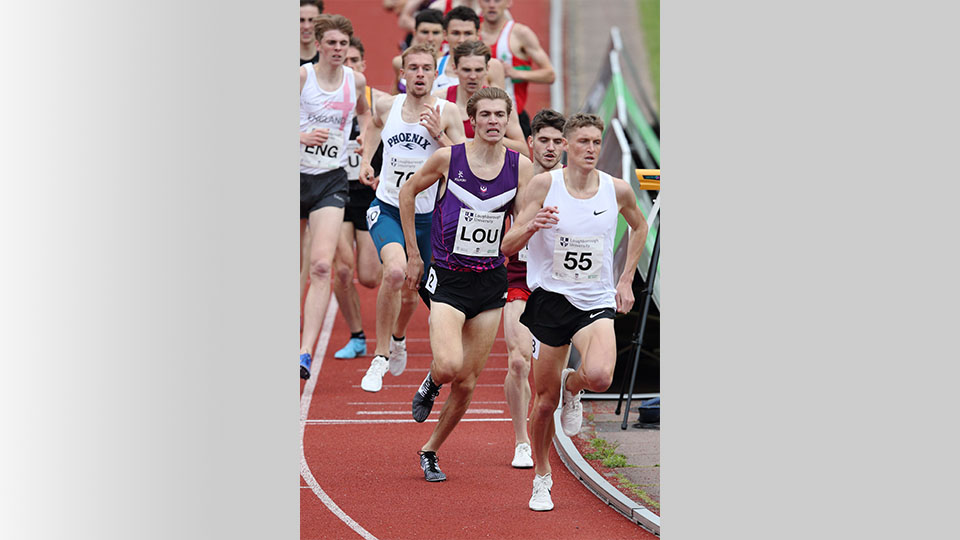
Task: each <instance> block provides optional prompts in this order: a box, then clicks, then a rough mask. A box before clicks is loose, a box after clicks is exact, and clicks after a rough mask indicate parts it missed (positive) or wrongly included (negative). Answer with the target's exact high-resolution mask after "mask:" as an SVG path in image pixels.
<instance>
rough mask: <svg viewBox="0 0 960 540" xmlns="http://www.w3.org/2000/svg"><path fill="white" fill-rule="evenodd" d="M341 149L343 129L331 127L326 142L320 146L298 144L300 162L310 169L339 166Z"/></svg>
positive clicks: (328, 168) (327, 168)
mask: <svg viewBox="0 0 960 540" xmlns="http://www.w3.org/2000/svg"><path fill="white" fill-rule="evenodd" d="M311 131H312V130H311ZM342 149H343V131H340V130H339V129H331V130H330V135H329V136H328V137H327V142H325V143H323V144H321V145H320V146H304V145H302V144H301V145H300V164H301V165H303V166H304V167H309V168H311V169H325V170H332V169H336V168H339V167H340V151H341V150H342Z"/></svg>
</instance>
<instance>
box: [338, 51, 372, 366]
mask: <svg viewBox="0 0 960 540" xmlns="http://www.w3.org/2000/svg"><path fill="white" fill-rule="evenodd" d="M343 65H345V66H347V67H349V68H351V69H353V70H354V71H356V72H358V73H363V71H364V70H365V69H366V62H365V61H364V50H363V42H361V41H360V38H358V37H357V36H353V37H351V38H350V47H349V48H348V49H347V57H346V58H345V59H344V61H343ZM366 94H367V101H369V102H370V106H371V108H373V103H374V99H373V98H374V96H375V95H377V94H380V95H383V93H382V92H380V91H379V90H376V89H374V88H370V87H369V86H368V87H367V88H366ZM367 116H368V117H369V115H367ZM365 120H366V119H365ZM360 125H362V123H361V122H360V121H359V120H358V119H357V118H354V120H353V131H351V133H350V141H348V142H347V150H346V152H344V155H343V159H344V162H343V164H344V168H345V169H346V171H347V179H348V180H349V181H350V194H349V198H348V199H347V205H346V207H345V208H344V214H343V224H342V225H341V226H340V241H339V243H338V244H337V253H336V256H335V257H334V259H333V267H334V270H335V272H336V273H335V274H334V280H333V294H334V295H335V296H336V297H337V303H338V304H339V305H340V313H341V314H342V315H343V319H344V320H345V321H346V322H347V327H349V328H350V339H349V341H347V344H346V345H344V347H343V348H342V349H340V350H339V351H337V352H335V353H334V354H333V357H334V358H341V359H346V358H356V357H358V356H364V355H366V354H367V336H366V335H365V334H364V333H363V320H362V318H361V316H360V296H359V295H358V294H357V288H356V286H355V285H354V284H353V274H354V268H356V274H357V277H358V278H359V281H360V284H361V285H363V286H364V287H366V288H368V289H372V288H374V287H376V286H377V284H378V283H380V261H379V259H378V258H377V247H376V246H375V245H373V240H372V239H371V238H370V230H369V228H368V227H367V208H369V207H370V203H371V202H373V198H374V197H376V192H375V191H373V189H372V188H371V187H370V186H367V185H365V184H362V183H360V181H359V180H360V160H361V157H360V154H359V153H358V152H357V150H358V149H359V147H360V145H359V143H358V142H357V140H356V138H357V135H359V133H360ZM374 142H379V141H374ZM379 161H380V160H379V159H378V155H374V158H373V162H374V169H375V171H374V172H378V171H379ZM354 243H356V247H357V249H356V251H354Z"/></svg>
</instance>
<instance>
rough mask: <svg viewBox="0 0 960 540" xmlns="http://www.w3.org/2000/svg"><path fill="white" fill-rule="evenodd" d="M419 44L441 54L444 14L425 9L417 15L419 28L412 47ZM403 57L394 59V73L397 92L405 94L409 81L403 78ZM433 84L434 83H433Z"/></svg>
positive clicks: (414, 35) (415, 32)
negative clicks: (428, 46) (425, 45)
mask: <svg viewBox="0 0 960 540" xmlns="http://www.w3.org/2000/svg"><path fill="white" fill-rule="evenodd" d="M418 43H429V44H430V45H432V46H433V50H434V51H436V53H437V54H440V52H441V46H442V45H443V13H442V12H441V11H439V10H436V9H425V10H423V11H421V12H420V13H417V26H416V30H415V31H414V33H413V41H412V42H411V43H410V44H411V45H416V44H418ZM402 56H403V55H397V56H394V57H393V61H392V65H393V72H394V75H395V76H396V84H395V92H394V93H397V92H399V93H401V94H402V93H404V92H406V91H407V81H406V80H404V78H403V73H402V71H403V59H402ZM431 84H432V83H431Z"/></svg>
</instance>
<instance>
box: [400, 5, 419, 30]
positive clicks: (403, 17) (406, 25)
mask: <svg viewBox="0 0 960 540" xmlns="http://www.w3.org/2000/svg"><path fill="white" fill-rule="evenodd" d="M418 7H420V0H407V3H406V4H404V6H403V10H402V11H400V16H398V17H397V26H399V27H400V28H402V29H404V30H406V31H407V32H413V27H414V25H415V24H416V20H415V19H414V18H413V14H414V12H416V11H417V8H418Z"/></svg>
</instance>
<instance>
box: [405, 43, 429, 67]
mask: <svg viewBox="0 0 960 540" xmlns="http://www.w3.org/2000/svg"><path fill="white" fill-rule="evenodd" d="M417 53H423V54H429V55H430V58H433V67H437V50H436V49H434V48H433V45H431V44H429V43H417V44H416V45H411V46H409V47H407V50H405V51H403V54H401V55H400V65H401V66H403V67H407V57H408V56H410V55H411V54H417Z"/></svg>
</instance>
